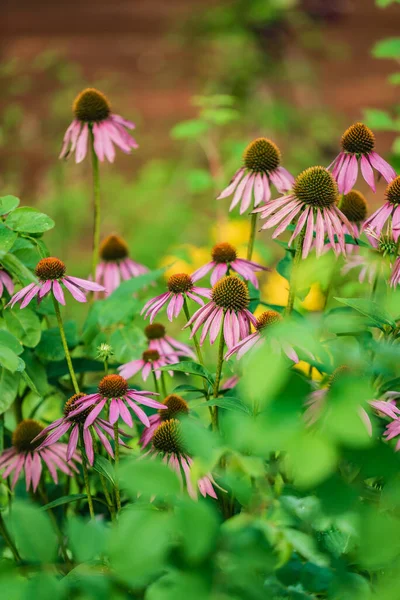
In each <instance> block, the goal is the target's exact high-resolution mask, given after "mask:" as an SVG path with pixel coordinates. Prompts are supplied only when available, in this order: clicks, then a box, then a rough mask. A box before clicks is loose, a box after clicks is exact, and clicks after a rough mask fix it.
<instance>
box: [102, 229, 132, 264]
mask: <svg viewBox="0 0 400 600" xmlns="http://www.w3.org/2000/svg"><path fill="white" fill-rule="evenodd" d="M99 254H100V257H101V258H102V259H103V260H105V261H110V262H118V261H119V260H123V259H124V258H126V257H127V256H128V255H129V249H128V246H127V244H126V242H125V240H123V239H122V238H121V237H119V235H114V234H112V235H108V236H107V237H106V238H104V240H103V241H102V242H101V245H100V252H99Z"/></svg>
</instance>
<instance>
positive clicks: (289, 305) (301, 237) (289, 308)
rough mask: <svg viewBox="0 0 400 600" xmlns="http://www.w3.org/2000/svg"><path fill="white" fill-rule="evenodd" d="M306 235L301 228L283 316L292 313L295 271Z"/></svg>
mask: <svg viewBox="0 0 400 600" xmlns="http://www.w3.org/2000/svg"><path fill="white" fill-rule="evenodd" d="M305 234H306V228H305V226H304V227H303V229H302V231H301V233H300V235H299V239H298V240H297V246H296V252H295V254H294V259H293V264H292V273H291V276H290V289H289V298H288V302H287V305H286V309H285V315H286V316H289V315H291V313H292V310H293V305H294V301H295V298H296V290H297V271H298V267H299V264H300V261H301V254H302V251H303V242H304V236H305Z"/></svg>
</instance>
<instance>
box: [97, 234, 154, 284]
mask: <svg viewBox="0 0 400 600" xmlns="http://www.w3.org/2000/svg"><path fill="white" fill-rule="evenodd" d="M99 254H100V259H101V260H100V262H99V264H98V265H97V267H96V282H97V283H100V284H101V285H103V286H104V288H105V295H106V296H109V295H110V294H111V293H112V292H113V291H114V290H115V289H117V287H118V286H119V284H120V283H121V281H124V280H125V281H126V280H127V279H132V278H133V277H138V275H144V273H147V272H148V268H147V267H145V266H144V265H141V264H139V263H137V262H135V261H134V260H132V259H131V258H129V249H128V246H127V244H126V243H125V241H124V240H123V239H122V238H120V237H119V236H118V235H109V236H108V237H106V238H105V239H104V240H103V242H102V243H101V246H100V253H99Z"/></svg>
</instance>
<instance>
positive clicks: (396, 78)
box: [388, 73, 400, 85]
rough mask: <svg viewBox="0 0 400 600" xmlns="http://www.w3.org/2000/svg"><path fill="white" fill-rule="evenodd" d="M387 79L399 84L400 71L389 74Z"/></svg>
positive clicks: (393, 83)
mask: <svg viewBox="0 0 400 600" xmlns="http://www.w3.org/2000/svg"><path fill="white" fill-rule="evenodd" d="M388 81H389V83H391V84H392V85H400V73H392V74H391V75H389V77H388Z"/></svg>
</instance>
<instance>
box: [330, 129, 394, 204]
mask: <svg viewBox="0 0 400 600" xmlns="http://www.w3.org/2000/svg"><path fill="white" fill-rule="evenodd" d="M341 143H342V152H340V154H338V156H337V157H336V158H335V160H334V161H333V162H332V163H331V164H330V165H329V167H328V168H331V167H333V171H332V174H333V176H334V177H335V179H336V180H337V182H338V187H339V192H340V193H341V194H348V193H349V192H350V190H351V189H352V187H353V186H354V184H355V182H356V180H357V177H358V162H359V161H360V166H361V173H362V176H363V177H364V179H365V181H366V182H367V183H368V185H369V186H370V187H371V188H372V190H373V191H374V192H375V191H376V188H375V181H374V171H373V169H376V171H378V173H379V174H380V175H382V176H383V177H384V179H386V181H388V182H389V181H391V180H392V179H394V178H395V177H396V172H395V170H394V169H393V168H392V167H391V166H390V165H389V163H387V162H386V160H383V158H382V157H381V156H379V154H377V153H376V152H374V146H375V136H374V134H373V133H372V131H371V130H370V128H369V127H367V126H366V125H364V124H363V123H354V125H352V126H351V127H349V128H348V129H346V131H345V132H344V134H343V136H342V142H341Z"/></svg>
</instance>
